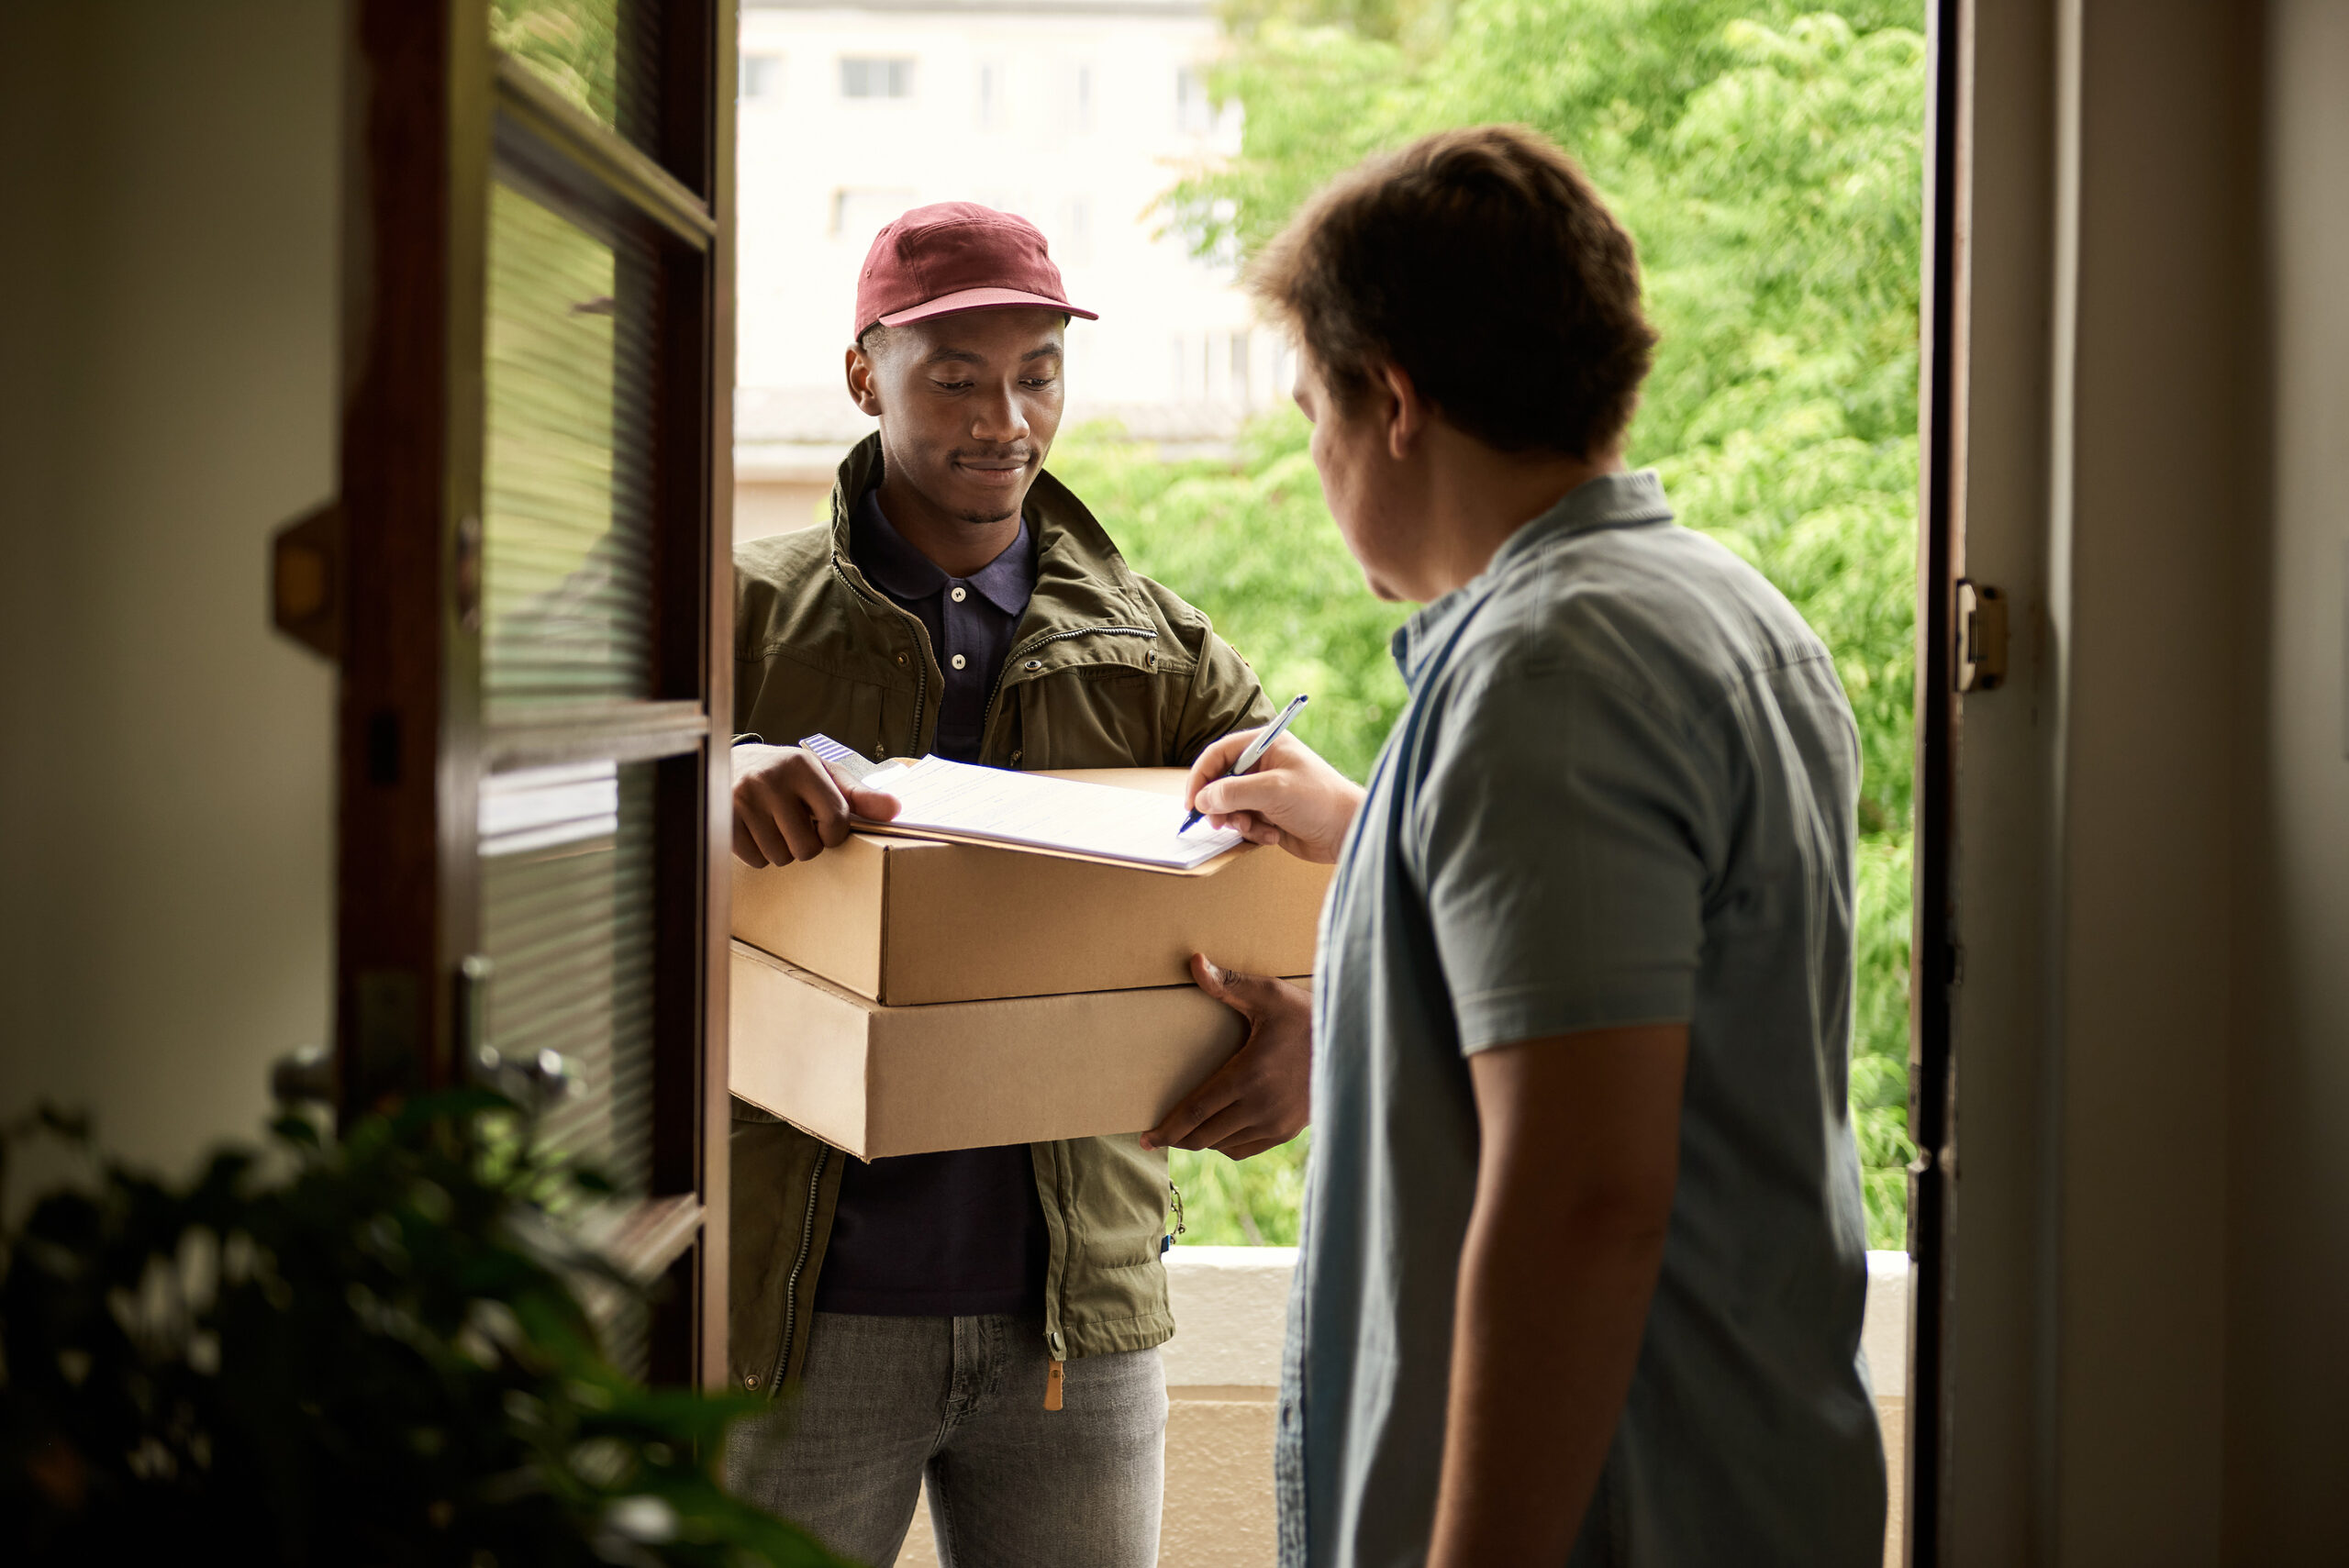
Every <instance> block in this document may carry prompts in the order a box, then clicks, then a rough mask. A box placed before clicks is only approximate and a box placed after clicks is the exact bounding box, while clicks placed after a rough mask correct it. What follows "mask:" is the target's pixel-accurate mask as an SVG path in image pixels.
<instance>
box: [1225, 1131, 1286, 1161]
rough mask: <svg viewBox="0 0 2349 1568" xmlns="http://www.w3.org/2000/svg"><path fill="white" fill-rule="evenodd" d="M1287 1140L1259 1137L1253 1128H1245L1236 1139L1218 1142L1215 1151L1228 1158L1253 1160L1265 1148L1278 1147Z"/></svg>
mask: <svg viewBox="0 0 2349 1568" xmlns="http://www.w3.org/2000/svg"><path fill="white" fill-rule="evenodd" d="M1284 1142H1286V1140H1285V1139H1279V1138H1259V1137H1257V1136H1256V1133H1255V1129H1253V1128H1244V1129H1241V1133H1240V1136H1239V1137H1238V1138H1237V1139H1236V1140H1227V1141H1225V1142H1222V1143H1219V1144H1217V1145H1216V1146H1215V1151H1216V1152H1217V1153H1219V1154H1220V1155H1222V1156H1223V1157H1224V1158H1225V1159H1227V1160H1253V1159H1254V1158H1255V1157H1256V1156H1257V1155H1259V1154H1262V1153H1263V1152H1264V1151H1265V1150H1267V1149H1278V1148H1279V1147H1280V1146H1281V1145H1282V1144H1283V1143H1284Z"/></svg>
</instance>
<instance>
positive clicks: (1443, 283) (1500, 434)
mask: <svg viewBox="0 0 2349 1568" xmlns="http://www.w3.org/2000/svg"><path fill="white" fill-rule="evenodd" d="M1248 281H1249V287H1250V288H1251V290H1252V292H1253V293H1254V294H1255V295H1256V297H1257V299H1258V300H1259V301H1260V302H1261V303H1262V304H1263V305H1264V306H1265V307H1266V308H1267V309H1268V310H1269V311H1270V313H1271V314H1272V315H1273V316H1274V317H1275V318H1276V319H1278V320H1279V321H1281V322H1282V323H1283V324H1284V325H1285V326H1286V327H1287V328H1289V329H1290V330H1291V331H1292V332H1294V333H1295V334H1296V336H1297V339H1298V341H1299V342H1300V343H1301V344H1302V345H1303V347H1304V348H1305V350H1306V351H1307V352H1308V353H1310V354H1311V355H1312V356H1313V359H1314V361H1315V363H1316V365H1317V367H1318V368H1319V371H1320V373H1321V374H1322V377H1323V379H1324V381H1325V382H1326V383H1327V384H1328V385H1329V388H1330V395H1332V396H1333V397H1335V398H1337V399H1338V400H1339V402H1340V403H1341V405H1350V404H1351V403H1352V402H1353V399H1354V398H1355V397H1357V396H1359V395H1361V393H1362V392H1363V391H1364V388H1365V387H1366V386H1367V385H1368V384H1369V375H1370V372H1371V369H1372V367H1373V366H1374V365H1375V364H1377V363H1378V362H1380V361H1386V362H1391V363H1393V364H1396V365H1397V366H1400V367H1401V368H1402V370H1403V371H1404V373H1406V374H1408V376H1409V377H1410V378H1411V383H1412V384H1413V385H1414V386H1415V387H1417V388H1418V389H1419V394H1420V395H1422V396H1424V397H1426V398H1427V399H1428V400H1429V401H1430V402H1431V403H1432V404H1434V405H1435V406H1436V407H1437V408H1439V409H1441V410H1442V413H1443V416H1444V417H1445V418H1447V419H1449V420H1450V421H1451V422H1452V423H1453V425H1455V426H1457V427H1459V428H1461V429H1463V430H1464V431H1466V432H1467V433H1468V434H1470V435H1472V436H1474V437H1475V438H1476V439H1479V440H1481V441H1483V442H1485V443H1486V445H1488V446H1492V447H1496V448H1497V449H1499V450H1503V451H1526V450H1535V449H1547V450H1553V451H1560V452H1565V453H1569V454H1571V455H1573V456H1575V457H1578V458H1588V457H1590V456H1591V455H1592V454H1593V453H1594V452H1602V451H1605V450H1609V448H1611V447H1612V446H1613V445H1614V444H1615V442H1616V440H1617V439H1618V438H1620V436H1621V435H1622V433H1623V429H1624V427H1625V426H1627V425H1629V424H1630V423H1631V410H1632V408H1633V407H1634V406H1636V405H1637V403H1638V401H1639V391H1640V383H1641V381H1642V379H1643V378H1644V377H1645V376H1646V375H1647V373H1648V364H1649V361H1650V359H1651V356H1652V355H1653V350H1654V348H1655V333H1654V331H1653V329H1652V328H1650V327H1649V326H1648V324H1647V321H1646V318H1645V317H1642V315H1641V314H1640V272H1639V261H1638V258H1637V256H1636V255H1635V254H1634V252H1633V249H1632V245H1631V236H1630V235H1628V234H1626V233H1624V232H1623V229H1622V226H1621V225H1620V224H1618V223H1617V222H1616V221H1615V217H1614V215H1613V214H1612V213H1609V211H1608V210H1607V207H1606V205H1605V204H1604V203H1602V202H1601V201H1600V200H1599V199H1598V193H1597V192H1596V191H1594V190H1592V189H1591V185H1590V182H1589V181H1588V180H1587V179H1586V178H1585V177H1584V176H1583V172H1582V171H1581V170H1580V169H1579V168H1577V167H1575V162H1574V161H1573V160H1572V159H1570V158H1568V157H1567V156H1566V155H1565V154H1564V152H1561V151H1560V150H1558V149H1557V148H1556V147H1554V146H1553V145H1552V144H1551V143H1550V142H1548V141H1546V140H1544V139H1542V138H1541V137H1540V136H1537V135H1536V134H1534V133H1533V132H1532V131H1531V130H1528V129H1526V128H1524V127H1522V126H1477V127H1474V128H1469V129H1466V130H1450V131H1442V132H1439V133H1438V134H1436V135H1434V136H1429V137H1422V138H1421V139H1419V140H1418V141H1415V142H1413V143H1411V145H1410V146H1408V147H1406V148H1403V149H1402V150H1399V151H1396V152H1389V153H1385V154H1382V155H1380V156H1378V157H1375V158H1372V159H1369V160H1367V161H1364V162H1363V163H1361V164H1360V165H1358V166H1356V167H1355V168H1354V169H1353V170H1352V171H1350V172H1347V173H1344V174H1341V175H1340V176H1339V177H1338V178H1337V179H1336V180H1335V181H1333V182H1332V183H1330V185H1329V186H1327V187H1326V188H1325V189H1323V190H1322V191H1321V192H1320V193H1319V195H1316V196H1315V197H1314V198H1313V199H1312V200H1311V201H1309V202H1308V203H1307V204H1306V206H1305V207H1304V209H1303V210H1302V211H1300V212H1299V213H1298V214H1297V217H1295V218H1294V219H1292V220H1291V221H1290V223H1289V225H1288V227H1287V228H1286V229H1284V230H1282V232H1281V234H1280V236H1279V237H1278V238H1277V239H1274V240H1273V242H1272V243H1271V244H1270V245H1268V246H1267V247H1266V248H1265V249H1264V252H1263V253H1262V254H1261V255H1260V256H1259V257H1258V258H1257V261H1256V263H1255V265H1254V266H1253V267H1252V269H1251V270H1250V275H1249V280H1248Z"/></svg>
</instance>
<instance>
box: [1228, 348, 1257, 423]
mask: <svg viewBox="0 0 2349 1568" xmlns="http://www.w3.org/2000/svg"><path fill="white" fill-rule="evenodd" d="M1230 353H1231V357H1230V366H1229V370H1230V375H1229V377H1228V380H1227V384H1228V386H1229V387H1230V397H1231V401H1232V402H1234V403H1237V404H1239V405H1240V406H1241V407H1243V408H1245V407H1248V406H1252V404H1253V403H1254V402H1255V398H1254V396H1253V393H1254V391H1255V389H1254V388H1253V387H1252V386H1251V385H1250V384H1249V375H1248V372H1249V370H1250V365H1249V354H1248V334H1247V333H1246V332H1245V331H1240V332H1234V333H1233V334H1231V339H1230Z"/></svg>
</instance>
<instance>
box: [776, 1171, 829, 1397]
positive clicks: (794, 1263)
mask: <svg viewBox="0 0 2349 1568" xmlns="http://www.w3.org/2000/svg"><path fill="white" fill-rule="evenodd" d="M831 1157H832V1151H830V1150H829V1149H828V1148H825V1147H822V1146H821V1145H818V1148H817V1150H816V1173H815V1174H814V1175H812V1176H810V1177H808V1178H807V1218H805V1219H803V1220H802V1221H801V1222H800V1226H799V1256H797V1257H796V1258H794V1259H792V1260H791V1277H790V1279H789V1280H788V1281H786V1282H785V1284H784V1287H783V1348H782V1349H781V1350H779V1351H775V1356H774V1371H773V1372H771V1373H768V1374H767V1397H768V1398H770V1399H772V1398H774V1395H775V1390H776V1389H778V1388H780V1387H781V1386H782V1385H783V1369H784V1368H785V1367H787V1366H789V1365H790V1364H791V1340H792V1336H793V1335H794V1334H795V1333H796V1332H797V1331H798V1328H799V1276H800V1274H801V1273H803V1272H805V1271H806V1269H807V1254H808V1253H809V1252H810V1251H814V1250H815V1246H816V1205H817V1203H818V1200H820V1199H821V1198H822V1196H823V1194H824V1166H825V1165H826V1164H827V1163H828V1162H829V1161H830V1160H831Z"/></svg>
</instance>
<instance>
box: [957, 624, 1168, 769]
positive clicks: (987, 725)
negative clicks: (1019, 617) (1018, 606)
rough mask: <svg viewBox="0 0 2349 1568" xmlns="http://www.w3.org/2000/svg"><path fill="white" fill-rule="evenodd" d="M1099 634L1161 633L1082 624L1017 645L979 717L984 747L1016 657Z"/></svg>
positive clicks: (1005, 658)
mask: <svg viewBox="0 0 2349 1568" xmlns="http://www.w3.org/2000/svg"><path fill="white" fill-rule="evenodd" d="M1097 634H1098V635H1102V636H1108V637H1148V638H1153V639H1154V638H1156V637H1157V636H1158V633H1157V632H1156V631H1154V630H1152V628H1149V627H1146V626H1079V627H1072V628H1069V629H1068V630H1066V631H1043V632H1038V633H1037V634H1036V635H1035V636H1033V637H1031V638H1030V639H1028V640H1027V641H1025V642H1023V643H1021V644H1019V646H1018V647H1017V648H1014V649H1013V650H1012V651H1010V652H1008V653H1007V654H1005V655H1004V656H1003V668H1002V669H1000V670H997V671H996V673H995V690H993V691H992V692H989V693H988V694H987V706H986V708H985V711H984V712H982V713H981V714H980V716H979V734H980V736H981V737H982V740H981V745H982V747H983V748H984V746H985V740H984V737H985V735H986V733H987V731H989V730H990V729H993V728H995V705H996V703H997V702H998V701H1000V700H1001V699H1002V696H1003V688H1004V687H1005V686H1006V685H1007V684H1009V682H1010V680H1011V662H1012V661H1013V660H1015V659H1018V658H1019V657H1020V656H1021V655H1023V654H1028V653H1033V652H1034V651H1036V650H1037V649H1039V648H1041V647H1043V646H1044V644H1046V643H1048V642H1060V641H1063V640H1064V639H1068V638H1072V637H1092V636H1095V635H1097Z"/></svg>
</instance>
